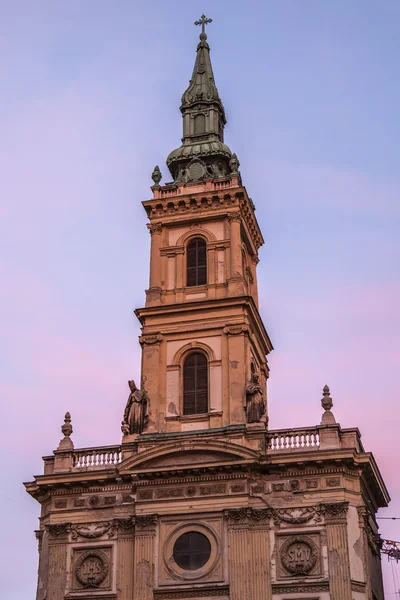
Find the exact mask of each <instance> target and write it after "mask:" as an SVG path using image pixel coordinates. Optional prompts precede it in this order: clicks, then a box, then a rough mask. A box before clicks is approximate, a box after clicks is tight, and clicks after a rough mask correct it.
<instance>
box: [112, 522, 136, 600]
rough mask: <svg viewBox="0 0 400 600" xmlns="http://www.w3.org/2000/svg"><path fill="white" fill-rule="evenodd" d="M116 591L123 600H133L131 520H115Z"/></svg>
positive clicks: (132, 534)
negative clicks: (116, 540)
mask: <svg viewBox="0 0 400 600" xmlns="http://www.w3.org/2000/svg"><path fill="white" fill-rule="evenodd" d="M115 523H116V529H117V536H118V538H117V539H118V542H117V590H118V593H119V594H120V597H121V598H122V599H123V600H133V585H134V579H133V566H134V560H133V558H134V545H135V539H134V531H135V525H134V521H133V520H132V519H116V520H115Z"/></svg>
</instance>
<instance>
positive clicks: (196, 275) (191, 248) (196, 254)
mask: <svg viewBox="0 0 400 600" xmlns="http://www.w3.org/2000/svg"><path fill="white" fill-rule="evenodd" d="M206 283H207V244H206V242H205V240H203V239H202V238H194V239H193V240H191V241H190V242H189V243H188V245H187V261H186V285H188V286H193V285H205V284H206Z"/></svg>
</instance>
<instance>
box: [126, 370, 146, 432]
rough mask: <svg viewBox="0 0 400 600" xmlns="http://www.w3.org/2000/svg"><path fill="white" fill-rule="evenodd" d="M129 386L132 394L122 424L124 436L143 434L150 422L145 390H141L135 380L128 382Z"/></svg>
mask: <svg viewBox="0 0 400 600" xmlns="http://www.w3.org/2000/svg"><path fill="white" fill-rule="evenodd" d="M128 385H129V389H130V390H131V393H130V394H129V398H128V401H127V403H126V407H125V412H124V420H123V421H122V424H121V431H122V433H123V435H129V434H131V433H142V432H143V431H144V430H145V428H146V425H147V420H148V417H147V403H148V397H147V393H146V391H145V390H144V389H142V390H139V389H138V388H137V387H136V384H135V382H134V381H133V380H132V381H128Z"/></svg>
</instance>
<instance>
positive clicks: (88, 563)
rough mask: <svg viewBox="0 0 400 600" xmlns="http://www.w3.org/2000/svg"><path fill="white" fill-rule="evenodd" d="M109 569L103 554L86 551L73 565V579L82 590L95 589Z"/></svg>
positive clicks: (96, 551)
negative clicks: (74, 578)
mask: <svg viewBox="0 0 400 600" xmlns="http://www.w3.org/2000/svg"><path fill="white" fill-rule="evenodd" d="M109 568H110V565H109V561H108V558H107V556H106V554H105V553H104V552H101V551H100V550H88V551H87V552H84V553H83V554H81V555H80V556H79V558H78V560H77V561H76V563H75V577H76V579H77V581H79V583H80V584H81V585H82V586H83V587H84V588H97V587H99V586H100V585H101V584H102V583H103V581H104V580H105V578H106V577H107V575H108V571H109Z"/></svg>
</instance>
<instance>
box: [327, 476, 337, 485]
mask: <svg viewBox="0 0 400 600" xmlns="http://www.w3.org/2000/svg"><path fill="white" fill-rule="evenodd" d="M339 485H340V477H329V478H328V479H327V480H326V486H327V487H338V486H339Z"/></svg>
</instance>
